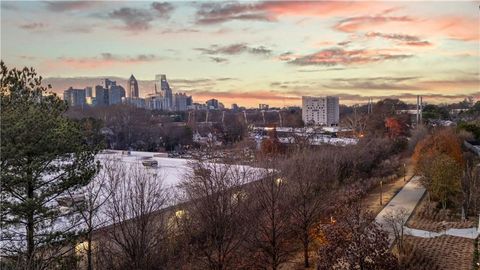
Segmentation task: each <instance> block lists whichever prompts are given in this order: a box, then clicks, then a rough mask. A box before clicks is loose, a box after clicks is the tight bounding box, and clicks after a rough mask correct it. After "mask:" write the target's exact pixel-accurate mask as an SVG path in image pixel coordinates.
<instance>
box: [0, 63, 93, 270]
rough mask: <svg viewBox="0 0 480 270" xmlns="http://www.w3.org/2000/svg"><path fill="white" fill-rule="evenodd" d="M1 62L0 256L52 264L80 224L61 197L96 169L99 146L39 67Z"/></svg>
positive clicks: (31, 265) (28, 264) (25, 264)
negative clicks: (9, 65) (68, 112)
mask: <svg viewBox="0 0 480 270" xmlns="http://www.w3.org/2000/svg"><path fill="white" fill-rule="evenodd" d="M0 67H1V89H0V96H1V164H0V165H1V168H0V169H1V204H0V206H1V226H2V243H1V248H2V255H10V256H11V258H13V259H15V261H14V264H15V265H14V266H15V267H16V268H21V269H46V268H53V264H54V263H58V262H59V261H60V260H62V259H64V256H62V253H65V252H66V251H65V248H64V247H65V243H66V241H67V240H69V239H71V235H73V234H74V231H75V229H76V228H75V223H74V219H73V217H74V215H73V214H72V212H71V211H70V213H68V211H67V213H66V212H65V211H60V205H59V201H60V198H62V196H65V195H66V192H67V191H74V190H76V189H78V188H80V187H82V186H85V185H86V184H88V183H89V181H90V180H91V179H92V178H93V177H94V176H95V174H96V172H97V169H98V166H97V165H96V163H95V161H94V156H95V153H96V150H95V147H94V146H92V145H89V144H88V143H87V142H86V140H85V138H84V136H83V133H82V130H81V128H80V126H79V125H78V124H76V123H74V122H73V121H71V120H69V119H67V118H66V117H65V116H64V113H65V112H66V110H67V105H66V104H65V102H64V101H62V100H61V99H60V98H59V97H58V96H56V95H55V94H54V93H52V92H50V91H49V88H50V87H44V86H42V78H41V77H39V76H37V74H36V72H35V71H34V70H33V68H30V69H29V68H24V69H22V70H17V69H11V70H9V69H8V68H7V67H6V66H5V64H4V63H3V61H2V62H1V63H0ZM68 225H70V226H68ZM59 247H61V248H59ZM3 263H5V261H4V262H3Z"/></svg>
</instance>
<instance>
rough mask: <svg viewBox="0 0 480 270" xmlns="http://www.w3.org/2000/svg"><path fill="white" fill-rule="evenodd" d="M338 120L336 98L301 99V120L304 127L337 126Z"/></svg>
mask: <svg viewBox="0 0 480 270" xmlns="http://www.w3.org/2000/svg"><path fill="white" fill-rule="evenodd" d="M339 118H340V111H339V98H338V97H330V96H326V97H308V96H303V97H302V120H303V122H304V123H305V125H321V126H332V125H338V122H339V120H340V119H339Z"/></svg>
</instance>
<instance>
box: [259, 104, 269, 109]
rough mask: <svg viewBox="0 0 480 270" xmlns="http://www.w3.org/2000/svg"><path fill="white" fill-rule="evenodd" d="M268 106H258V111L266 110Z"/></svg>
mask: <svg viewBox="0 0 480 270" xmlns="http://www.w3.org/2000/svg"><path fill="white" fill-rule="evenodd" d="M268 107H269V106H268V104H258V109H260V110H268Z"/></svg>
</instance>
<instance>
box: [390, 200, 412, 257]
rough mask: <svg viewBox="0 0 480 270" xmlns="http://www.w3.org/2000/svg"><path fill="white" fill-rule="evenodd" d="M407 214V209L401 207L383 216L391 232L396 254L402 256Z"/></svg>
mask: <svg viewBox="0 0 480 270" xmlns="http://www.w3.org/2000/svg"><path fill="white" fill-rule="evenodd" d="M408 217H409V214H408V211H407V209H405V208H403V207H401V208H398V209H396V210H394V211H389V212H387V214H386V215H385V222H386V224H387V226H388V229H389V230H391V231H392V232H393V237H394V241H395V245H396V246H397V248H398V252H399V253H400V254H403V253H404V252H405V249H404V244H403V243H404V241H403V240H404V236H405V229H404V225H405V223H407V220H408Z"/></svg>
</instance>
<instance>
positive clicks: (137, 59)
mask: <svg viewBox="0 0 480 270" xmlns="http://www.w3.org/2000/svg"><path fill="white" fill-rule="evenodd" d="M159 60H161V58H160V57H159V56H157V55H153V54H139V55H136V56H121V55H114V54H111V53H102V54H100V55H99V56H96V57H83V58H74V57H59V58H57V59H55V60H49V61H46V62H45V63H44V65H45V66H46V67H47V68H49V69H54V68H62V67H69V68H73V69H100V68H105V67H118V66H121V65H131V64H138V63H146V62H153V61H159Z"/></svg>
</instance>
